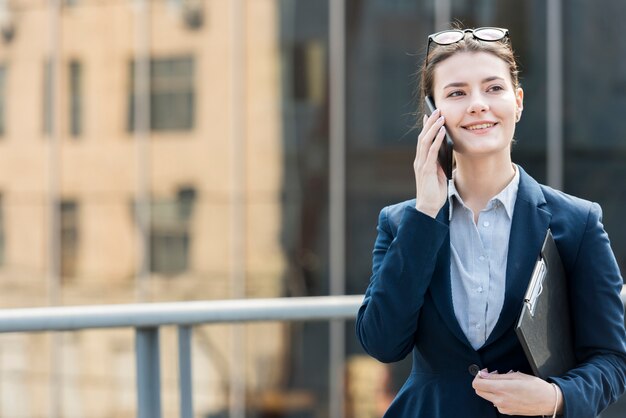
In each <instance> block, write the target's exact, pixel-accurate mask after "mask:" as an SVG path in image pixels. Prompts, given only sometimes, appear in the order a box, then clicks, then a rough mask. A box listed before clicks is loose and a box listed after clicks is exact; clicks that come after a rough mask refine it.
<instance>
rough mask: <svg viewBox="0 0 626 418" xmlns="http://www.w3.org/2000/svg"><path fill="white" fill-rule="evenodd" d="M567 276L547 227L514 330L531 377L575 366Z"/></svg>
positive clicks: (546, 375) (561, 372)
mask: <svg viewBox="0 0 626 418" xmlns="http://www.w3.org/2000/svg"><path fill="white" fill-rule="evenodd" d="M568 300H569V298H568V291H567V277H566V275H565V270H564V269H563V263H562V262H561V257H560V256H559V251H558V249H557V247H556V244H555V243H554V238H553V237H552V232H551V231H550V230H549V229H548V232H547V234H546V238H545V240H544V242H543V247H542V248H541V254H540V255H539V258H538V260H537V263H536V264H535V268H534V270H533V274H532V276H531V279H530V283H529V285H528V289H527V291H526V295H525V296H524V304H523V306H522V312H521V313H520V317H519V320H518V322H517V326H516V328H515V332H516V333H517V337H518V339H519V341H520V343H521V345H522V348H523V349H524V352H525V353H526V358H527V359H528V362H529V363H530V366H531V368H532V370H533V373H534V374H535V376H538V377H540V378H542V379H546V378H548V377H549V376H559V375H562V374H563V373H565V372H567V371H568V370H570V369H572V368H574V367H575V366H576V357H575V356H574V344H573V340H572V330H571V328H572V327H571V321H570V313H569V301H568Z"/></svg>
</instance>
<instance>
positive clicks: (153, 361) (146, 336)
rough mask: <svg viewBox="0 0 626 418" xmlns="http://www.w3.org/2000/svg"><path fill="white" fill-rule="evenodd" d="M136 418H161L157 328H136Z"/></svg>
mask: <svg viewBox="0 0 626 418" xmlns="http://www.w3.org/2000/svg"><path fill="white" fill-rule="evenodd" d="M135 332H136V337H135V351H136V355H137V418H161V368H160V364H159V360H160V355H159V328H157V327H152V328H136V329H135Z"/></svg>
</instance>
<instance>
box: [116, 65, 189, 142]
mask: <svg viewBox="0 0 626 418" xmlns="http://www.w3.org/2000/svg"><path fill="white" fill-rule="evenodd" d="M129 72H130V84H129V101H128V102H129V104H128V129H129V131H132V130H133V129H134V127H135V114H134V104H135V97H134V96H135V91H134V88H135V81H134V77H135V63H134V61H133V62H131V63H130V66H129ZM194 111H195V91H194V60H193V58H192V57H175V58H159V59H152V60H151V61H150V128H151V130H153V131H188V130H191V129H193V124H194Z"/></svg>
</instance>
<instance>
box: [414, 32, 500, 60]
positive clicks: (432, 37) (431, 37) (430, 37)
mask: <svg viewBox="0 0 626 418" xmlns="http://www.w3.org/2000/svg"><path fill="white" fill-rule="evenodd" d="M483 30H495V31H500V32H501V33H502V36H501V37H500V38H497V39H489V38H483V37H481V36H480V32H481V31H483ZM448 32H453V33H458V34H460V35H461V36H460V37H459V39H458V40H456V41H454V42H445V43H440V42H437V41H435V38H436V37H437V36H438V35H441V34H442V33H448ZM466 33H471V34H472V36H473V37H474V39H478V40H479V41H485V42H500V41H502V40H503V39H506V40H509V39H510V38H509V30H508V29H505V28H496V27H492V26H485V27H480V28H476V29H447V30H442V31H440V32H435V33H432V34H430V35H428V45H427V46H426V58H425V61H426V62H425V63H424V68H426V67H427V66H428V54H429V53H430V44H431V43H433V42H434V43H436V44H437V45H452V44H455V43H457V42H461V41H462V40H463V39H465V34H466Z"/></svg>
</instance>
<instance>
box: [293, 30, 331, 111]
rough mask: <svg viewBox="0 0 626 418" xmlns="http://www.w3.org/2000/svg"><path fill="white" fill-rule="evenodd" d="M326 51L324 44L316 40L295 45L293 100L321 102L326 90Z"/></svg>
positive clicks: (312, 102)
mask: <svg viewBox="0 0 626 418" xmlns="http://www.w3.org/2000/svg"><path fill="white" fill-rule="evenodd" d="M324 55H325V52H324V48H323V44H322V43H321V42H319V41H316V40H309V41H307V42H300V43H297V44H296V45H294V47H293V52H292V59H293V63H292V65H293V86H292V94H293V100H294V101H299V102H308V103H311V104H320V103H321V102H322V100H323V99H324V95H325V92H326V80H325V78H326V73H325V71H324V70H325V66H326V64H325V56H324Z"/></svg>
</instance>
